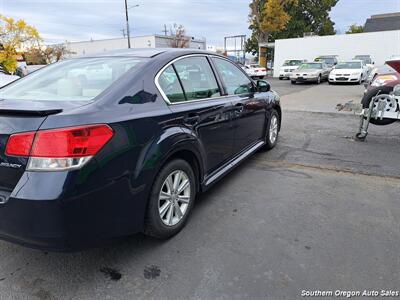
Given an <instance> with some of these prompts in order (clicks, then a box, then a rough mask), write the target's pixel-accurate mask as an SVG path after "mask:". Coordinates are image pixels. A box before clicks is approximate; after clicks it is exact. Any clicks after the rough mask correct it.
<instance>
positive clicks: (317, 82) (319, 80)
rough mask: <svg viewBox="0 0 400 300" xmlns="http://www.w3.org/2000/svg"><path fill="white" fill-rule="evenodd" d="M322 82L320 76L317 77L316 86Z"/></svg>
mask: <svg viewBox="0 0 400 300" xmlns="http://www.w3.org/2000/svg"><path fill="white" fill-rule="evenodd" d="M321 82H322V77H321V74H320V75H319V76H318V78H317V81H316V84H320V83H321Z"/></svg>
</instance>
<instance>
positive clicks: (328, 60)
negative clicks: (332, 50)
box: [315, 57, 335, 65]
mask: <svg viewBox="0 0 400 300" xmlns="http://www.w3.org/2000/svg"><path fill="white" fill-rule="evenodd" d="M315 61H323V62H325V63H326V64H327V65H334V64H335V59H334V58H331V57H318V58H316V59H315Z"/></svg>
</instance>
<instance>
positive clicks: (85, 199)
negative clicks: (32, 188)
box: [0, 172, 146, 251]
mask: <svg viewBox="0 0 400 300" xmlns="http://www.w3.org/2000/svg"><path fill="white" fill-rule="evenodd" d="M31 175H32V176H31V177H33V176H34V175H39V176H43V175H45V174H43V173H42V174H40V172H37V174H32V173H31ZM50 175H51V174H50ZM33 182H34V180H33ZM12 196H13V195H11V197H10V198H9V199H8V201H7V202H6V203H4V204H0V239H3V240H6V241H10V242H13V243H17V244H21V245H24V246H27V247H31V248H38V249H43V250H51V251H74V250H81V249H84V248H88V247H93V246H97V245H103V244H105V243H107V242H111V241H113V240H115V239H117V238H120V237H123V236H128V235H131V234H134V233H137V232H140V231H141V230H142V225H143V217H144V211H145V205H146V203H145V201H141V200H143V194H142V193H139V194H136V195H132V188H131V187H130V185H129V180H127V179H120V180H117V181H115V182H112V183H111V184H109V185H107V186H104V187H102V188H99V189H97V190H93V191H91V192H88V193H86V194H80V195H75V196H73V197H64V196H60V197H58V198H55V199H52V200H48V199H38V198H35V199H22V198H18V197H12Z"/></svg>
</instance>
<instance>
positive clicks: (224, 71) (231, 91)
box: [213, 58, 253, 95]
mask: <svg viewBox="0 0 400 300" xmlns="http://www.w3.org/2000/svg"><path fill="white" fill-rule="evenodd" d="M213 60H214V62H215V66H216V68H217V70H218V73H219V74H220V75H221V78H222V81H223V84H224V87H225V89H226V92H227V93H228V95H240V94H247V93H251V92H252V91H253V84H252V82H251V81H250V79H249V78H248V77H247V76H246V75H245V74H243V72H242V71H240V70H239V69H238V68H237V67H236V66H235V65H234V64H232V63H231V62H229V61H227V60H225V59H221V58H213Z"/></svg>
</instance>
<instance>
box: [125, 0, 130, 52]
mask: <svg viewBox="0 0 400 300" xmlns="http://www.w3.org/2000/svg"><path fill="white" fill-rule="evenodd" d="M125 17H126V35H127V36H128V49H130V48H131V36H130V32H129V14H128V0H125Z"/></svg>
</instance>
